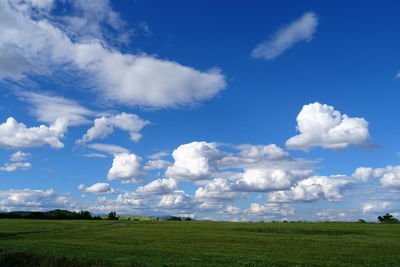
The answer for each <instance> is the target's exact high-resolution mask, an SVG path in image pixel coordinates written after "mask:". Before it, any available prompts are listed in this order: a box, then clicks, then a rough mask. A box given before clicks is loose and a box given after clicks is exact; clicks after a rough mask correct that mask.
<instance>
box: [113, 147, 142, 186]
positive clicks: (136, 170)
mask: <svg viewBox="0 0 400 267" xmlns="http://www.w3.org/2000/svg"><path fill="white" fill-rule="evenodd" d="M141 163H142V158H140V157H138V156H136V155H135V154H129V153H119V154H115V155H114V160H113V163H112V167H111V169H110V170H109V171H108V175H107V179H108V180H109V181H111V180H120V181H121V182H122V183H140V182H141V178H143V176H144V174H143V173H142V171H141Z"/></svg>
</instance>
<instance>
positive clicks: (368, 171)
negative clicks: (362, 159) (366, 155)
mask: <svg viewBox="0 0 400 267" xmlns="http://www.w3.org/2000/svg"><path fill="white" fill-rule="evenodd" d="M353 177H354V178H356V179H359V180H362V181H364V182H366V181H368V180H370V179H379V181H380V182H381V184H382V185H383V186H385V187H392V188H400V166H386V168H377V169H372V168H364V167H360V168H357V169H356V171H355V172H354V173H353Z"/></svg>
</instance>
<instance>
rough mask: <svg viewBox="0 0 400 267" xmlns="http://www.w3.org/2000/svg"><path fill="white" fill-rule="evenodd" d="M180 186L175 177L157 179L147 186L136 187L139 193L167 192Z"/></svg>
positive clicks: (159, 193)
mask: <svg viewBox="0 0 400 267" xmlns="http://www.w3.org/2000/svg"><path fill="white" fill-rule="evenodd" d="M177 188H178V183H177V182H176V181H175V179H171V178H169V179H157V180H154V181H152V182H150V183H149V184H147V185H145V186H140V187H138V188H137V189H136V191H135V193H137V194H157V195H162V194H167V193H170V192H171V191H173V190H175V189H177Z"/></svg>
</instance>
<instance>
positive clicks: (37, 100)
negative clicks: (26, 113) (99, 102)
mask: <svg viewBox="0 0 400 267" xmlns="http://www.w3.org/2000/svg"><path fill="white" fill-rule="evenodd" d="M19 95H20V97H21V98H22V99H23V100H24V101H26V102H28V103H30V104H31V105H32V106H33V107H31V112H32V114H33V115H34V116H36V117H37V118H38V120H39V121H41V122H46V123H49V124H52V123H54V122H55V121H56V120H57V119H59V118H64V119H65V120H66V121H67V122H68V125H69V126H77V125H81V124H88V123H90V121H89V120H88V119H87V118H86V117H88V116H94V115H95V112H93V111H91V110H89V109H87V108H85V107H82V106H81V105H79V104H78V103H76V102H75V101H73V100H70V99H66V98H63V97H59V96H49V95H45V94H38V93H32V92H22V93H19Z"/></svg>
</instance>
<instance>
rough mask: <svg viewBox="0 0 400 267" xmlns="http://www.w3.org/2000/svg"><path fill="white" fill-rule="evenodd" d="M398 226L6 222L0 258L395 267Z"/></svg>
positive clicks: (0, 226) (1, 226)
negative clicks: (2, 252) (4, 255)
mask: <svg viewBox="0 0 400 267" xmlns="http://www.w3.org/2000/svg"><path fill="white" fill-rule="evenodd" d="M399 226H400V225H398V224H377V223H375V224H373V223H362V224H361V223H301V222H296V223H267V222H264V223H256V222H253V223H230V222H210V221H207V222H206V221H191V222H190V223H183V222H179V221H166V220H160V221H156V220H154V221H138V222H134V221H133V220H131V221H129V220H127V219H126V220H118V221H111V220H101V221H94V220H79V221H78V220H57V221H55V220H25V219H18V220H16V219H4V220H0V254H1V251H8V252H10V253H11V254H8V255H9V256H7V257H6V258H10V257H11V258H14V259H21V260H22V259H23V258H27V257H28V259H30V260H31V259H35V258H39V259H41V260H40V262H42V260H43V261H47V262H50V264H44V266H55V265H54V264H53V265H52V264H51V263H52V262H53V261H56V262H58V261H60V262H61V263H62V262H63V261H64V260H65V262H67V263H71V264H64V265H63V264H59V266H74V265H73V263H75V262H78V263H83V264H80V265H79V264H76V265H75V266H85V265H84V264H85V263H86V262H87V263H93V264H92V266H104V265H102V264H103V263H106V265H105V266H132V265H134V266H136V264H143V265H147V266H338V265H342V266H399V264H400V253H398V252H399V251H400V227H399ZM21 251H22V252H24V253H28V254H27V255H25V254H18V252H21ZM13 253H14V254H13ZM15 253H17V254H15ZM10 255H11V256H10ZM13 255H14V256H13ZM29 255H32V256H29ZM32 257H33V258H32ZM0 259H1V256H0ZM37 262H39V261H37V260H34V261H32V264H31V265H30V266H40V264H36V263H37ZM15 265H17V264H15ZM0 266H7V265H5V264H3V262H1V261H0ZM8 266H9V265H8ZM12 266H14V265H12ZM17 266H18V265H17ZM19 266H24V265H19Z"/></svg>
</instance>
